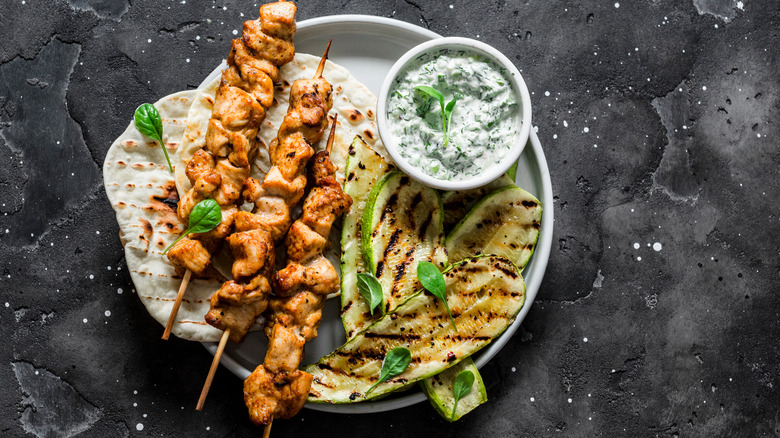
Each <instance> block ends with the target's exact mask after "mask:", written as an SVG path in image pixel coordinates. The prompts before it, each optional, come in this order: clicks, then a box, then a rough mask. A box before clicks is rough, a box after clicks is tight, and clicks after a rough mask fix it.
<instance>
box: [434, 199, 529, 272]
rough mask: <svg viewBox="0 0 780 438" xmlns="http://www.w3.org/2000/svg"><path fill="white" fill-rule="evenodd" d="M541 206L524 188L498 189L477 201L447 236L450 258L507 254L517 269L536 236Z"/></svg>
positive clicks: (521, 264) (459, 258)
mask: <svg viewBox="0 0 780 438" xmlns="http://www.w3.org/2000/svg"><path fill="white" fill-rule="evenodd" d="M541 220H542V206H541V204H540V203H539V200H538V199H536V198H535V197H534V196H533V195H531V194H530V193H528V192H526V191H525V190H523V189H521V188H519V187H515V186H509V187H503V188H500V189H498V190H496V191H494V192H493V193H491V194H490V195H488V196H487V197H485V198H484V199H483V200H482V201H480V202H479V203H477V205H475V206H474V208H472V209H471V211H469V212H468V214H466V217H464V218H463V219H462V220H461V221H460V222H458V224H457V225H456V226H455V228H454V229H453V230H452V232H451V233H450V234H449V236H447V253H448V254H449V257H450V260H452V261H455V260H462V259H464V258H467V257H472V256H475V255H480V254H495V255H500V256H503V257H506V258H507V259H509V260H510V261H511V262H512V263H514V264H515V265H517V266H518V267H519V268H520V269H522V268H523V267H525V264H526V263H528V259H529V258H531V254H533V252H534V249H535V248H536V241H537V240H538V238H539V226H540V224H541Z"/></svg>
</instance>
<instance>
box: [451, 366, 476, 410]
mask: <svg viewBox="0 0 780 438" xmlns="http://www.w3.org/2000/svg"><path fill="white" fill-rule="evenodd" d="M472 386H474V373H472V372H471V371H469V370H463V371H461V372H460V373H458V376H457V377H455V385H454V387H453V388H452V393H453V395H454V396H455V405H454V406H452V416H451V417H450V418H451V419H452V420H454V419H455V410H456V409H457V408H458V401H459V400H460V399H462V398H463V397H465V396H466V395H468V393H469V392H471V387H472Z"/></svg>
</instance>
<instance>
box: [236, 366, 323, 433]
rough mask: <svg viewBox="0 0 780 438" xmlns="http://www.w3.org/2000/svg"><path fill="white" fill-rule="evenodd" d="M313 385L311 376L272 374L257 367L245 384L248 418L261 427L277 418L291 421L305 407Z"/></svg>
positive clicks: (302, 373)
mask: <svg viewBox="0 0 780 438" xmlns="http://www.w3.org/2000/svg"><path fill="white" fill-rule="evenodd" d="M311 381H312V375H311V374H309V373H306V372H304V371H301V370H295V371H293V372H291V373H284V372H283V373H271V372H269V371H268V370H266V369H265V367H264V366H263V365H260V366H258V367H257V368H256V369H255V370H254V371H253V372H252V374H250V375H249V377H247V378H246V380H244V403H245V404H246V406H247V408H249V418H250V419H251V420H252V422H253V423H255V424H256V425H258V426H262V425H266V424H269V423H271V422H272V421H273V420H275V419H278V418H282V419H286V418H292V417H293V416H295V414H297V413H298V411H300V410H301V408H303V405H304V403H306V398H307V397H308V396H309V388H311Z"/></svg>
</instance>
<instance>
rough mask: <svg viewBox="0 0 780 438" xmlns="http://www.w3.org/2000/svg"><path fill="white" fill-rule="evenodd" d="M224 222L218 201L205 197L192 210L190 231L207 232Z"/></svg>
mask: <svg viewBox="0 0 780 438" xmlns="http://www.w3.org/2000/svg"><path fill="white" fill-rule="evenodd" d="M220 222H222V210H221V209H220V208H219V204H217V201H215V200H213V199H205V200H203V201H200V202H198V203H197V204H196V205H195V207H193V209H192V211H191V212H190V228H189V229H190V232H191V233H206V232H209V231H211V230H213V229H214V228H216V227H217V225H219V223H220Z"/></svg>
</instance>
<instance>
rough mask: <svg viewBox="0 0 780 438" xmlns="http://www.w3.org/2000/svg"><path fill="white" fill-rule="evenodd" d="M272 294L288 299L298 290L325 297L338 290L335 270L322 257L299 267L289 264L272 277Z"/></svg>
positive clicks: (298, 265)
mask: <svg viewBox="0 0 780 438" xmlns="http://www.w3.org/2000/svg"><path fill="white" fill-rule="evenodd" d="M273 284H274V293H276V294H277V295H279V296H281V297H289V296H291V295H293V294H295V293H297V292H299V291H300V290H308V291H311V292H314V293H315V294H322V295H327V294H330V293H333V292H336V291H338V290H339V276H338V274H337V273H336V269H335V268H334V267H333V265H331V264H330V262H329V261H328V259H326V258H325V257H323V256H320V257H317V258H316V259H314V260H312V261H310V262H308V263H306V264H305V265H301V264H298V263H289V264H288V265H287V266H286V267H285V268H284V269H282V270H281V271H277V272H276V273H275V274H274V277H273Z"/></svg>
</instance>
